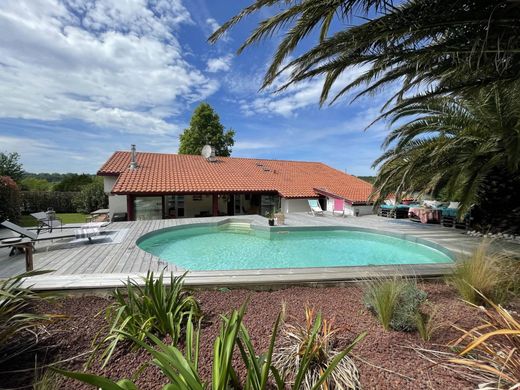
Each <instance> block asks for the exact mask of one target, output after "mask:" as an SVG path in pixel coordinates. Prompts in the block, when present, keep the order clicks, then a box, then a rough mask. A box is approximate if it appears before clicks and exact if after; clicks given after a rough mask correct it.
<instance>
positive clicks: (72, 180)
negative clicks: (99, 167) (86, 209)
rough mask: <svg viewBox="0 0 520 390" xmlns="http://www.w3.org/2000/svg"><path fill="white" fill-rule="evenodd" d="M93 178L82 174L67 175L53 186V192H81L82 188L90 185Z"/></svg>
mask: <svg viewBox="0 0 520 390" xmlns="http://www.w3.org/2000/svg"><path fill="white" fill-rule="evenodd" d="M92 180H93V176H92V175H87V174H86V173H83V174H81V175H78V174H77V173H67V174H66V175H65V177H64V178H63V180H62V181H61V182H59V183H58V184H56V185H55V186H54V191H61V192H75V191H81V189H82V188H83V186H85V185H87V184H90V183H92Z"/></svg>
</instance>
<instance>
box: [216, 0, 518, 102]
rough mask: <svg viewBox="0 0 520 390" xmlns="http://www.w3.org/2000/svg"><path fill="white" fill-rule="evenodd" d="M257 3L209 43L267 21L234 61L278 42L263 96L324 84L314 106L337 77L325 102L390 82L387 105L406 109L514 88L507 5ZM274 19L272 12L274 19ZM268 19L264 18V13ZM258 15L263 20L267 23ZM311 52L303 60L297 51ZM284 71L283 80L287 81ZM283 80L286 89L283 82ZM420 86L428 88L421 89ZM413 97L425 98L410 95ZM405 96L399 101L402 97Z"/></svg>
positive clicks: (514, 41)
mask: <svg viewBox="0 0 520 390" xmlns="http://www.w3.org/2000/svg"><path fill="white" fill-rule="evenodd" d="M394 3H396V2H393V1H386V0H330V1H318V0H316V1H311V0H289V1H287V0H256V1H254V2H253V3H252V4H251V5H250V6H248V7H246V8H244V9H243V10H242V11H241V12H240V13H238V14H237V15H236V16H234V17H233V18H231V19H230V20H229V21H228V22H226V23H225V24H223V25H222V27H221V28H220V29H218V30H217V31H216V32H215V33H214V34H213V35H212V36H211V37H210V38H209V40H210V42H215V41H217V40H218V39H219V38H220V37H221V36H222V35H223V34H224V33H225V32H226V31H227V30H229V29H230V28H231V27H233V26H234V25H235V24H237V23H239V22H240V21H241V20H242V19H243V18H245V17H247V16H250V15H252V14H257V15H258V16H259V17H264V19H263V20H261V21H260V22H259V24H258V26H257V27H256V29H255V30H254V31H253V32H252V33H251V35H250V36H249V37H248V38H247V39H246V40H245V42H244V43H243V44H242V46H241V47H240V48H239V50H238V52H239V53H240V52H242V51H243V50H244V49H245V48H247V47H249V46H252V45H253V44H256V43H258V42H259V41H261V40H263V39H266V38H271V37H272V38H273V39H275V40H278V39H279V36H280V34H278V32H279V31H280V30H282V31H285V34H283V36H282V37H281V39H280V40H279V43H278V47H277V49H276V52H275V54H274V56H273V59H272V61H271V64H270V67H269V68H268V70H267V72H266V74H265V78H264V83H263V87H266V86H269V85H271V84H273V82H274V81H275V80H276V79H279V80H280V81H281V82H282V87H281V89H283V88H285V87H287V86H288V85H291V84H293V83H298V82H301V81H303V80H307V79H310V78H313V77H316V76H325V79H324V83H323V91H322V95H321V103H324V102H326V101H327V100H328V98H329V93H331V91H332V86H333V85H334V84H336V83H338V82H339V80H340V79H339V76H340V75H342V74H343V72H345V71H347V70H348V69H349V68H352V67H360V69H362V70H363V71H362V72H359V75H358V76H357V77H355V78H354V79H353V80H349V81H347V82H345V81H343V82H342V84H341V85H338V86H337V87H338V88H337V89H335V90H334V95H333V96H332V101H334V100H335V99H337V98H338V97H339V96H341V95H343V94H344V93H346V92H348V91H351V90H353V89H354V88H356V87H359V86H360V85H364V86H365V87H364V89H363V90H362V91H361V93H360V94H366V93H370V92H372V93H374V92H377V91H378V90H379V89H380V88H381V87H383V86H385V85H387V84H389V83H393V82H396V84H394V85H393V87H397V88H398V91H397V93H396V94H395V95H394V97H393V98H394V99H396V100H397V102H399V104H409V103H413V102H414V101H416V100H417V99H418V98H425V96H431V95H435V94H444V93H448V92H450V93H453V92H461V91H468V90H473V89H475V88H477V89H478V88H480V87H482V86H485V85H489V84H493V83H495V82H497V81H504V80H507V81H512V80H518V79H519V78H520V50H519V49H520V39H519V35H520V5H519V4H518V2H516V1H510V0H461V1H453V0H405V1H403V2H398V4H394ZM273 10H278V12H277V13H275V14H274V15H273ZM264 11H267V12H264ZM264 15H269V16H267V17H265V16H264ZM312 39H315V40H316V41H315V44H314V46H312V47H311V48H310V49H309V50H307V51H305V48H302V42H305V43H304V45H308V44H309V42H310V43H311V45H312V44H313V43H312V42H313V41H312ZM284 71H286V72H284ZM286 76H287V77H288V79H285V77H286ZM425 86H427V87H428V88H427V89H426V88H424V87H425ZM417 87H419V90H421V89H422V90H423V91H425V92H424V93H422V94H417V91H418V90H417ZM406 92H409V93H411V94H412V96H408V97H407V98H405V97H404V96H405V93H406Z"/></svg>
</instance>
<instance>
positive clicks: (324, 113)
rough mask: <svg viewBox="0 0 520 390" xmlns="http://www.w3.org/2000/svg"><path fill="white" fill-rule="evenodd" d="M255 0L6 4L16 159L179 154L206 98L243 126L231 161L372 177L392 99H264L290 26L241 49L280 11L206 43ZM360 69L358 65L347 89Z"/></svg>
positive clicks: (298, 95) (41, 165)
mask: <svg viewBox="0 0 520 390" xmlns="http://www.w3.org/2000/svg"><path fill="white" fill-rule="evenodd" d="M251 1H252V0H247V1H244V0H219V1H214V0H213V1H212V0H184V1H183V0H26V1H24V0H2V1H1V2H0V31H2V34H0V151H2V152H18V153H20V155H21V161H22V163H23V166H24V169H25V170H26V171H28V172H60V173H65V172H77V173H95V172H96V171H97V170H98V169H99V168H100V167H101V165H102V164H103V163H104V162H105V161H106V160H107V159H108V157H109V156H110V155H111V154H112V153H113V152H114V151H116V150H129V149H130V145H131V144H136V145H137V150H138V151H148V152H160V153H176V152H177V149H178V139H179V134H180V133H181V132H182V130H183V129H184V128H186V127H187V125H188V124H189V120H190V117H191V113H192V112H193V110H194V109H195V107H196V106H197V105H198V104H200V103H201V102H207V103H209V104H210V105H211V106H213V107H214V109H215V110H216V112H217V113H218V114H219V116H220V119H221V122H222V124H223V125H224V126H225V127H226V128H232V129H234V130H235V132H236V136H235V146H234V147H233V153H232V156H234V157H253V158H273V159H288V160H304V161H321V162H324V163H326V164H328V165H330V166H333V167H335V168H337V169H340V170H345V171H346V172H348V173H351V174H354V175H372V174H374V171H373V170H372V169H371V165H372V162H373V161H374V160H375V159H376V158H377V157H378V156H379V155H380V153H381V149H380V145H381V142H382V141H383V138H384V136H385V134H386V133H387V131H388V129H387V128H386V127H385V125H384V124H383V123H378V124H376V125H374V126H373V127H371V128H369V129H368V130H366V131H365V127H366V126H367V125H368V124H369V123H370V122H372V120H373V119H374V118H375V117H376V116H377V115H378V113H379V109H380V108H381V105H382V104H383V103H384V102H385V101H386V98H387V97H388V96H389V95H388V94H386V93H384V92H382V93H380V94H378V95H376V96H371V97H366V98H362V99H359V100H357V101H355V102H354V103H351V98H352V96H353V95H347V96H345V98H343V99H341V100H339V101H338V102H337V103H335V104H334V105H332V106H323V107H321V108H320V107H319V95H320V92H321V86H322V79H313V80H310V81H305V82H303V83H300V84H298V85H295V86H294V87H291V88H289V89H287V90H285V91H284V92H282V93H274V92H273V91H272V90H267V91H259V88H260V86H261V81H262V77H263V74H264V72H265V70H266V68H267V67H268V65H269V60H270V58H271V56H272V54H273V52H274V50H275V48H276V43H277V42H278V41H279V39H280V36H281V34H283V31H282V32H280V35H279V36H275V37H273V39H270V40H268V41H265V42H264V43H262V44H260V45H256V46H254V47H252V48H249V49H247V50H246V51H245V52H243V53H242V54H241V55H239V56H237V55H236V50H237V49H238V47H239V46H240V45H241V43H242V42H243V41H244V39H245V38H246V37H247V36H248V34H249V33H250V32H251V31H252V30H253V29H254V27H255V26H256V25H257V24H258V22H259V21H260V20H261V19H262V18H265V17H267V16H269V14H268V12H271V11H275V10H271V11H269V10H268V11H264V12H262V13H260V14H258V15H253V16H251V17H250V18H248V19H246V20H245V21H244V22H242V23H240V24H239V25H237V26H236V28H234V29H232V30H231V31H229V32H228V33H226V35H225V36H224V37H223V39H221V40H220V41H219V42H218V43H216V44H215V45H211V44H209V43H208V42H207V38H208V37H209V35H211V33H212V32H213V31H214V30H215V29H216V28H218V27H219V26H220V25H221V24H223V23H224V22H225V21H227V20H228V19H229V18H230V17H232V16H234V15H235V14H236V13H237V12H238V11H240V9H241V8H243V7H244V6H247V5H248V4H250V3H251ZM339 27H341V26H339ZM309 43H312V41H311V40H309ZM304 48H305V46H304ZM361 71H362V69H351V70H348V71H346V72H345V73H344V74H343V75H342V76H341V81H342V82H343V83H345V82H347V81H348V80H352V79H353V78H354V77H355V76H356V75H358V74H360V72H361ZM282 81H283V78H282V80H279V81H277V85H279V83H281V82H282ZM343 85H344V84H343ZM340 87H341V84H338V85H337V87H336V90H337V89H339V88H340Z"/></svg>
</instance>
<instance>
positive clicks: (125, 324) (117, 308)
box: [93, 272, 200, 366]
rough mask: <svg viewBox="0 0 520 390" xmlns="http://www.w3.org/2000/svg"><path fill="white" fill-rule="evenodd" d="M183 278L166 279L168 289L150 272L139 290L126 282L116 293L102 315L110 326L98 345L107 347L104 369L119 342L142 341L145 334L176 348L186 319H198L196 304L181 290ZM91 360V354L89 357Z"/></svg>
mask: <svg viewBox="0 0 520 390" xmlns="http://www.w3.org/2000/svg"><path fill="white" fill-rule="evenodd" d="M185 276H186V274H183V275H182V276H179V277H174V276H173V273H172V274H171V276H170V285H169V286H167V285H165V283H164V275H163V273H162V272H161V274H160V275H159V277H158V278H157V279H156V278H154V274H153V272H148V273H147V275H146V277H145V278H143V280H144V285H143V286H140V285H139V283H137V282H136V281H134V280H131V279H128V281H127V283H126V286H125V289H122V290H120V289H116V290H115V292H114V299H115V302H114V304H113V305H111V306H110V307H109V308H108V310H107V314H106V318H107V321H109V323H111V327H110V330H109V333H108V335H107V336H106V337H105V338H104V339H103V341H102V342H101V343H99V344H98V347H97V348H96V352H97V350H98V349H99V348H102V347H103V346H105V345H108V346H107V347H106V348H105V349H104V350H103V352H102V353H101V358H102V359H103V360H104V362H103V366H105V365H106V364H107V363H108V361H109V360H110V358H111V356H112V354H113V353H114V350H115V348H116V346H117V344H118V343H119V341H121V340H123V339H128V337H127V335H131V336H132V337H131V338H130V339H132V340H139V341H143V340H144V339H145V338H146V337H147V335H148V334H154V335H157V336H159V337H163V336H166V335H169V336H170V337H171V338H172V340H173V344H176V343H177V341H178V338H179V335H180V334H181V331H182V329H183V327H184V326H185V324H186V320H187V317H188V315H192V316H200V308H199V304H198V303H197V300H196V299H195V297H193V296H192V295H190V294H188V293H187V292H186V291H185V290H184V277H185ZM93 356H95V354H94V355H93Z"/></svg>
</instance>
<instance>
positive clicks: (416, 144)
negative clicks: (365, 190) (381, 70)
mask: <svg viewBox="0 0 520 390" xmlns="http://www.w3.org/2000/svg"><path fill="white" fill-rule="evenodd" d="M519 101H520V82H517V83H515V84H513V85H509V86H508V88H504V87H498V86H493V87H492V88H486V89H482V90H480V91H479V92H476V93H474V94H472V95H471V96H468V97H464V98H463V97H457V96H445V97H439V96H438V97H433V98H430V99H428V100H426V101H423V102H417V103H414V104H411V105H410V106H409V107H408V108H401V109H398V110H396V111H395V112H394V114H393V115H392V118H391V119H392V123H395V122H397V121H400V122H404V123H403V124H401V125H400V126H398V127H397V128H395V129H394V130H393V131H392V132H391V133H390V134H389V135H388V136H387V139H386V140H385V142H384V145H383V146H384V147H385V148H386V149H387V150H386V152H385V153H384V154H383V155H382V156H381V157H380V158H379V159H378V160H376V162H375V164H374V165H375V166H377V165H380V168H379V172H378V176H377V179H376V181H375V191H376V193H378V194H379V195H380V199H384V198H385V197H386V196H388V195H390V194H396V195H398V196H399V195H402V194H405V193H411V192H420V193H432V194H434V195H436V194H438V193H440V192H441V191H443V192H444V194H445V196H446V197H448V198H450V199H452V200H458V201H460V202H461V213H464V212H465V211H467V210H468V209H469V208H470V207H471V205H472V204H481V203H482V201H483V200H484V199H487V203H488V204H489V203H492V202H490V200H489V196H490V194H492V193H496V195H497V196H495V197H494V202H495V203H497V204H499V205H500V208H502V209H504V211H505V212H506V213H510V212H511V210H512V208H509V207H507V206H506V205H508V203H506V202H505V201H506V199H507V197H509V198H511V197H512V200H514V198H515V196H516V195H517V192H516V193H515V191H514V189H513V188H515V186H516V188H517V189H518V190H520V180H519V177H520V176H519V173H520V106H519V105H518V102H519ZM499 177H500V178H502V179H497V178H499ZM509 180H512V182H511V185H508V186H505V187H504V189H507V190H504V191H499V192H496V191H495V190H493V189H492V187H496V186H497V185H502V184H504V183H506V182H507V181H509ZM493 183H494V184H493ZM515 183H516V184H515ZM511 191H513V192H511ZM506 192H511V193H509V194H506ZM499 193H501V194H502V195H500V196H499ZM500 198H502V199H500Z"/></svg>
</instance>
